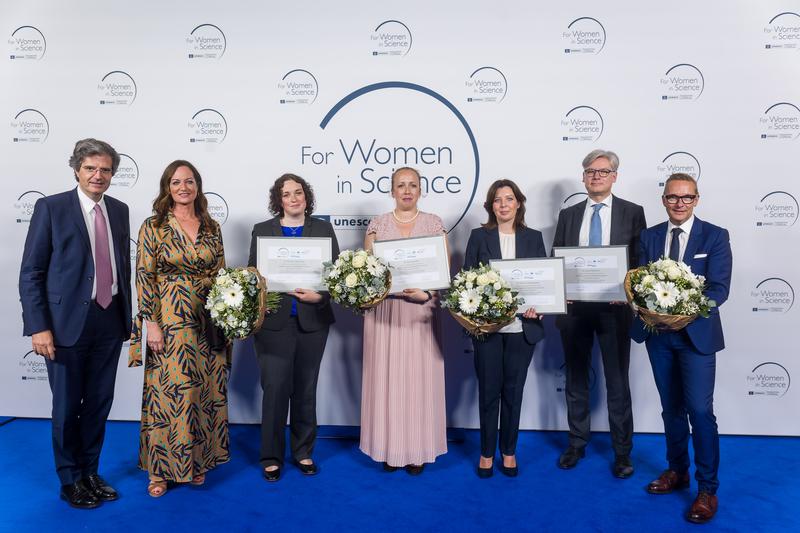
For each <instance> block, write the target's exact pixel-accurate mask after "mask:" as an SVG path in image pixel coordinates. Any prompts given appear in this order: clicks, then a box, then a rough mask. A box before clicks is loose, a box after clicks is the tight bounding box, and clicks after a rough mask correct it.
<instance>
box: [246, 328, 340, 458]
mask: <svg viewBox="0 0 800 533" xmlns="http://www.w3.org/2000/svg"><path fill="white" fill-rule="evenodd" d="M327 340H328V327H327V326H326V327H324V328H322V329H319V330H317V331H308V332H306V331H303V330H302V328H300V325H299V324H298V322H297V317H290V318H289V321H288V322H287V324H286V327H285V328H283V329H281V330H279V331H271V330H267V329H262V330H261V331H259V332H258V333H256V335H255V346H256V354H257V356H258V365H259V367H260V368H261V388H262V389H263V390H264V398H263V400H262V403H261V465H262V466H264V467H267V466H272V465H278V466H281V465H283V460H284V456H285V454H286V435H285V431H286V415H287V414H290V413H289V408H290V404H291V423H290V431H291V442H290V444H291V448H292V456H293V457H294V459H295V460H297V461H300V460H303V459H309V458H311V454H312V453H313V451H314V441H315V440H316V438H317V380H318V378H319V366H320V363H321V362H322V354H323V352H324V351H325V343H326V342H327Z"/></svg>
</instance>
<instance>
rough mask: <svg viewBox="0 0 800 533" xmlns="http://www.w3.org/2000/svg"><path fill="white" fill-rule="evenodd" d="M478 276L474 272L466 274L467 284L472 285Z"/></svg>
mask: <svg viewBox="0 0 800 533" xmlns="http://www.w3.org/2000/svg"><path fill="white" fill-rule="evenodd" d="M477 277H478V275H477V274H476V273H475V272H467V282H469V283H472V282H473V281H475V278H477Z"/></svg>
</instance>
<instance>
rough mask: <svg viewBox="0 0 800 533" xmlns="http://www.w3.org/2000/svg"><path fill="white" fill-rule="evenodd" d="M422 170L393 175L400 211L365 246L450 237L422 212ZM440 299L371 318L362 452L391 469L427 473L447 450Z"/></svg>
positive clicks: (379, 224) (414, 292)
mask: <svg viewBox="0 0 800 533" xmlns="http://www.w3.org/2000/svg"><path fill="white" fill-rule="evenodd" d="M420 185H421V184H420V176H419V173H418V172H417V171H416V170H414V169H412V168H408V167H404V168H399V169H397V170H396V171H395V172H394V173H393V174H392V196H393V197H394V200H395V208H394V209H393V210H392V212H391V213H386V214H383V215H380V216H378V217H376V218H374V219H373V220H372V221H371V222H370V224H369V226H368V228H367V236H366V240H365V242H364V247H365V248H367V249H371V248H372V243H373V242H375V241H376V240H385V239H401V238H406V237H423V236H429V235H438V234H443V233H444V232H445V231H444V226H443V224H442V220H441V219H440V218H439V217H438V216H436V215H433V214H429V213H422V212H420V211H419V209H417V201H418V200H419V197H420ZM438 307H439V306H438V298H436V297H434V295H433V294H432V293H431V292H429V291H422V290H420V289H406V290H405V291H404V292H403V293H401V294H398V295H392V296H390V297H389V298H387V299H385V300H384V301H383V302H381V303H380V304H379V305H378V306H377V307H376V308H375V309H374V311H372V312H369V313H367V315H366V316H365V317H364V368H363V378H362V385H361V446H360V447H361V450H362V451H363V452H364V453H366V454H367V455H369V456H370V457H371V458H372V459H374V460H375V461H381V462H383V467H384V469H385V470H387V471H394V470H397V469H398V468H400V467H405V468H406V471H407V472H408V473H409V474H412V475H416V474H421V473H422V470H423V467H424V465H425V463H432V462H434V461H435V460H436V457H437V456H439V455H442V454H444V453H446V452H447V435H446V413H445V399H444V395H445V390H444V358H443V356H442V349H441V325H440V314H439V310H438Z"/></svg>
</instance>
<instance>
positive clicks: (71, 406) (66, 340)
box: [19, 139, 131, 509]
mask: <svg viewBox="0 0 800 533" xmlns="http://www.w3.org/2000/svg"><path fill="white" fill-rule="evenodd" d="M119 161H120V158H119V155H118V154H117V152H116V151H115V150H114V148H112V147H111V146H110V145H108V144H107V143H105V142H103V141H98V140H96V139H84V140H82V141H78V142H77V143H76V144H75V149H74V151H73V154H72V157H71V158H70V160H69V164H70V166H71V167H72V169H73V171H74V173H75V179H76V181H77V182H78V186H77V187H76V188H75V189H72V190H70V191H67V192H63V193H60V194H54V195H52V196H47V197H44V198H42V199H40V200H39V201H38V202H36V205H35V207H34V210H33V217H32V218H31V223H30V228H29V229H28V237H27V239H26V240H25V250H24V252H23V255H22V267H21V269H20V276H19V293H20V300H21V301H22V320H23V324H24V326H23V327H24V330H23V334H24V335H30V336H31V337H32V344H33V350H34V351H35V352H36V353H37V354H39V355H42V356H44V357H45V362H46V364H47V376H48V379H49V381H50V389H51V390H52V392H53V452H54V454H55V463H56V472H57V473H58V477H59V479H60V481H61V497H62V498H63V499H65V500H67V502H68V503H69V504H70V505H71V506H73V507H77V508H82V509H91V508H94V507H97V506H99V505H100V502H102V501H110V500H115V499H117V497H118V495H117V492H116V491H115V490H114V489H113V488H112V487H110V486H109V485H108V484H107V483H106V482H105V481H104V480H103V478H101V477H100V476H99V475H98V474H97V468H98V463H99V459H100V450H101V448H102V446H103V437H104V434H105V424H106V419H107V418H108V413H109V411H110V410H111V403H112V402H113V399H114V382H115V379H116V374H117V361H118V360H119V356H120V349H121V347H122V342H123V340H124V339H125V338H126V337H128V336H129V335H130V331H131V329H130V328H131V291H130V286H131V261H130V241H129V235H130V228H129V223H128V206H127V205H125V204H124V203H122V202H120V201H118V200H115V199H114V198H111V197H109V196H106V195H104V193H105V191H106V190H107V189H108V187H109V185H110V184H111V177H112V176H113V175H114V173H115V172H116V170H117V167H118V166H119Z"/></svg>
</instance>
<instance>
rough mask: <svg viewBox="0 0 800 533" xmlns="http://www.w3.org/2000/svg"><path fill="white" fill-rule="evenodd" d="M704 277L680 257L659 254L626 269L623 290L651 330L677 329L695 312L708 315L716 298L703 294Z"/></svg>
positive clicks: (699, 314)
mask: <svg viewBox="0 0 800 533" xmlns="http://www.w3.org/2000/svg"><path fill="white" fill-rule="evenodd" d="M705 281H706V280H705V278H704V277H703V276H699V275H695V274H693V273H692V269H691V268H690V267H689V266H688V265H687V264H686V263H683V262H681V261H673V260H671V259H666V258H661V259H659V260H658V261H653V262H651V263H649V264H648V265H647V266H643V267H639V268H635V269H632V270H629V271H628V273H627V274H626V275H625V293H626V294H627V296H628V302H630V303H631V304H633V306H634V308H635V310H636V312H637V313H638V315H639V317H640V318H641V319H642V322H644V324H645V327H646V328H647V329H648V330H650V331H652V332H658V331H678V330H681V329H683V328H685V327H686V326H688V325H689V324H690V323H691V322H692V321H693V320H694V319H695V318H697V317H698V316H702V317H708V312H709V309H711V308H712V307H716V305H717V304H716V302H714V300H710V299H709V298H708V297H707V296H705V295H704V294H703V289H705Z"/></svg>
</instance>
